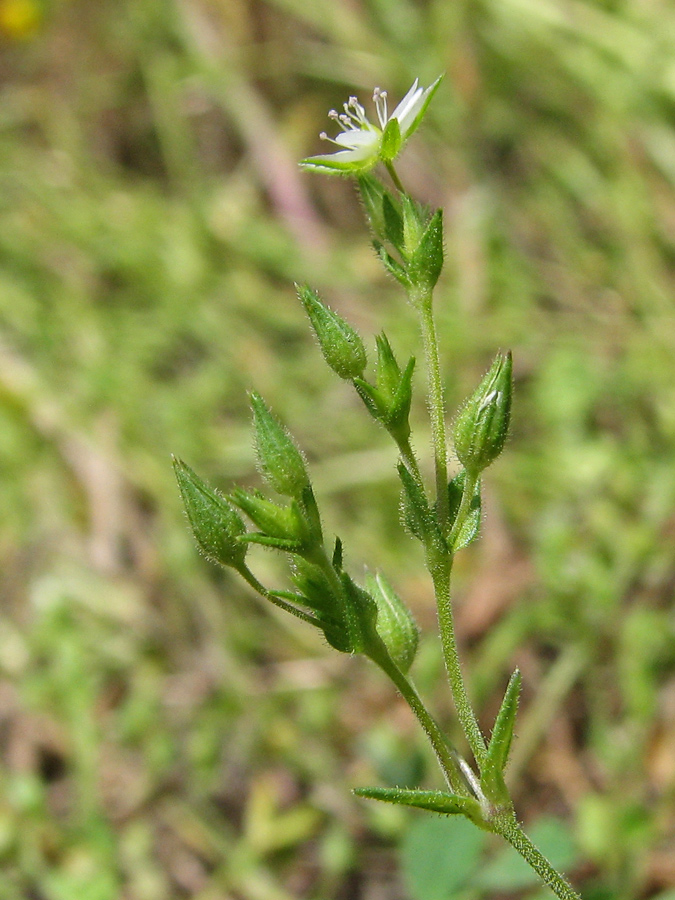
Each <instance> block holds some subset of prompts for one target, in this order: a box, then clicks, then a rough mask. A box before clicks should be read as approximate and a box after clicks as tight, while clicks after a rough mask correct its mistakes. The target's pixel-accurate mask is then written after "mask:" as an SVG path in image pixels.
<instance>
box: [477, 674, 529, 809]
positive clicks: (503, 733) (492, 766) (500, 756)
mask: <svg viewBox="0 0 675 900" xmlns="http://www.w3.org/2000/svg"><path fill="white" fill-rule="evenodd" d="M520 684H521V677H520V671H519V670H518V669H516V670H515V672H514V673H513V675H512V676H511V678H510V680H509V683H508V686H507V688H506V691H505V693H504V699H503V700H502V705H501V707H500V709H499V712H498V713H497V718H496V719H495V725H494V728H493V729H492V736H491V737H490V743H489V744H488V749H487V754H486V757H485V760H484V762H483V766H482V771H481V787H482V788H483V791H484V793H485V796H486V797H487V798H488V800H490V801H491V802H492V803H494V804H495V805H497V806H499V805H509V803H510V802H511V801H510V795H509V792H508V789H507V787H506V784H505V782H504V769H505V767H506V763H507V762H508V758H509V751H510V749H511V742H512V740H513V729H514V725H515V721H516V714H517V712H518V698H519V696H520Z"/></svg>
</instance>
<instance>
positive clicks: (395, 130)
mask: <svg viewBox="0 0 675 900" xmlns="http://www.w3.org/2000/svg"><path fill="white" fill-rule="evenodd" d="M402 143H403V140H402V138H401V126H400V124H399V121H398V119H393V118H392V119H389V121H388V122H387V124H386V125H385V128H384V131H383V132H382V141H381V143H380V159H381V160H382V162H385V163H387V162H391V161H392V160H393V159H396V157H397V156H398V152H399V150H400V149H401V144H402Z"/></svg>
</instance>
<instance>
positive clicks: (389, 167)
mask: <svg viewBox="0 0 675 900" xmlns="http://www.w3.org/2000/svg"><path fill="white" fill-rule="evenodd" d="M385 166H386V169H387V172H389V175H390V177H391V180H392V181H393V182H394V187H395V188H396V190H397V191H400V192H401V193H402V194H405V188H404V187H403V182H402V181H401V179H400V178H399V177H398V172H397V171H396V169H395V168H394V164H393V162H391V161H390V162H386V163H385Z"/></svg>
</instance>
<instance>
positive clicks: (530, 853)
mask: <svg viewBox="0 0 675 900" xmlns="http://www.w3.org/2000/svg"><path fill="white" fill-rule="evenodd" d="M493 829H494V831H495V832H496V833H497V834H500V835H501V836H502V837H503V838H505V839H506V840H507V841H508V842H509V844H511V846H512V847H514V848H515V849H516V850H517V851H518V853H520V855H521V856H522V857H523V859H524V860H525V861H526V862H527V863H528V864H529V865H530V866H531V867H532V868H533V869H534V871H535V872H536V873H537V875H539V877H540V878H541V879H542V881H543V882H544V883H545V884H547V885H548V887H550V888H551V890H552V891H553V893H554V894H555V895H556V897H559V898H560V900H581V897H580V895H579V894H577V892H576V891H575V890H574V889H573V888H572V887H571V885H570V884H569V883H568V882H567V881H566V879H565V878H563V877H562V875H561V874H560V873H559V872H557V871H556V870H555V869H554V868H553V866H552V865H551V863H550V862H549V861H548V860H547V859H546V857H545V856H544V855H543V853H542V852H541V851H540V850H539V849H538V848H537V847H536V846H535V845H534V844H533V843H532V841H531V840H530V839H529V837H528V836H527V835H526V834H525V832H524V831H523V829H522V828H521V827H520V825H519V824H518V822H517V820H516V818H515V816H514V815H513V813H510V814H509V815H508V816H504V817H503V818H498V819H496V820H495V821H494V822H493Z"/></svg>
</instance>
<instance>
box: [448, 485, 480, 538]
mask: <svg viewBox="0 0 675 900" xmlns="http://www.w3.org/2000/svg"><path fill="white" fill-rule="evenodd" d="M465 482H466V471H465V470H464V469H462V471H461V472H459V473H458V474H457V475H455V477H454V478H453V479H452V481H451V482H450V484H449V485H448V523H449V527H450V530H452V526H453V525H454V523H455V519H456V518H457V513H458V512H459V506H460V503H461V502H462V494H463V493H464V483H465ZM480 524H481V492H480V479H477V480H476V486H475V487H474V489H473V497H472V498H471V503H470V504H469V512H468V514H467V515H466V518H465V519H464V524H463V525H462V527H461V528H460V529H459V532H458V533H457V536H456V537H455V541H454V544H453V547H452V551H453V553H454V552H456V551H457V550H462V549H463V548H464V547H467V546H468V545H469V544H470V543H471V542H472V541H475V540H476V538H477V537H478V532H479V531H480ZM448 533H449V532H448Z"/></svg>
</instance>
